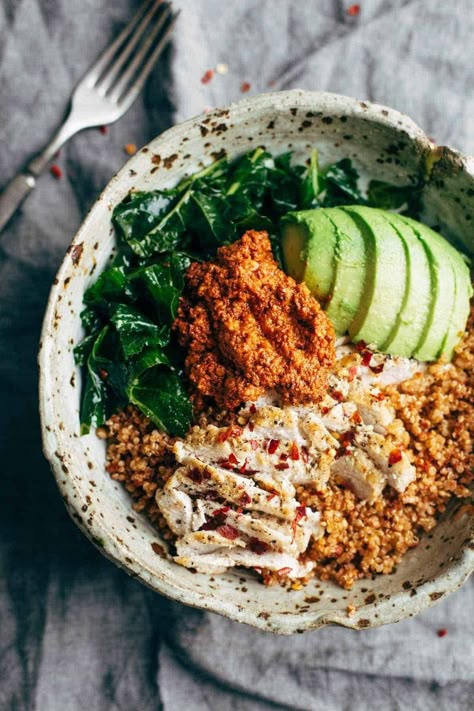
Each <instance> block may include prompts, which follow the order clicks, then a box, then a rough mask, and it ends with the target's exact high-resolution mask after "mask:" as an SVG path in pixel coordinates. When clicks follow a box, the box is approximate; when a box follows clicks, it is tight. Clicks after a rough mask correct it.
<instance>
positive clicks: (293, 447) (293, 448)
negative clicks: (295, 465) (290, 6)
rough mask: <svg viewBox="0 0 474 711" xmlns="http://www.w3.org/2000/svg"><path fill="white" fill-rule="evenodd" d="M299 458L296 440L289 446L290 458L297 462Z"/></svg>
mask: <svg viewBox="0 0 474 711" xmlns="http://www.w3.org/2000/svg"><path fill="white" fill-rule="evenodd" d="M299 458H300V451H299V449H298V445H297V444H296V442H292V443H291V447H290V459H292V460H293V461H294V462H297V461H298V460H299Z"/></svg>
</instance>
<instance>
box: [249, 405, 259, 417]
mask: <svg viewBox="0 0 474 711" xmlns="http://www.w3.org/2000/svg"><path fill="white" fill-rule="evenodd" d="M249 412H250V414H251V415H255V413H256V412H257V408H256V407H255V405H254V404H253V403H252V405H250V408H249Z"/></svg>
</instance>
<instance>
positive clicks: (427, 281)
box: [382, 212, 432, 358]
mask: <svg viewBox="0 0 474 711" xmlns="http://www.w3.org/2000/svg"><path fill="white" fill-rule="evenodd" d="M383 216H384V219H385V220H387V222H389V223H390V224H391V225H392V227H393V228H394V229H395V231H396V232H397V234H398V236H399V238H400V240H401V242H402V245H403V248H404V251H405V258H406V262H407V276H406V278H407V284H406V290H405V295H404V297H403V301H402V305H401V309H400V311H399V313H398V315H397V319H396V322H395V326H394V328H393V330H392V332H391V334H390V336H389V337H388V339H387V340H386V341H385V343H383V344H382V350H383V351H386V352H388V353H396V354H397V355H401V356H406V357H408V358H409V357H410V356H412V355H413V351H414V350H415V348H416V347H417V345H418V343H419V342H420V339H421V336H422V334H423V331H424V328H425V325H426V321H427V318H428V314H429V311H430V307H431V298H432V291H431V273H430V264H429V261H428V255H427V252H426V250H425V248H424V247H423V244H422V242H421V241H420V240H419V239H418V237H417V235H416V233H415V232H414V231H413V229H412V227H411V226H410V225H407V224H406V221H404V220H403V218H401V217H400V215H397V214H394V213H391V212H384V213H383Z"/></svg>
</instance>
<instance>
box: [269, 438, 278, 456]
mask: <svg viewBox="0 0 474 711" xmlns="http://www.w3.org/2000/svg"><path fill="white" fill-rule="evenodd" d="M279 445H280V440H279V439H271V440H270V442H269V443H268V454H275V452H276V451H277V449H278V447H279Z"/></svg>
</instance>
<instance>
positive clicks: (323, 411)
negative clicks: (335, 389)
mask: <svg viewBox="0 0 474 711" xmlns="http://www.w3.org/2000/svg"><path fill="white" fill-rule="evenodd" d="M329 409H330V408H329V407H322V408H321V414H322V415H327V414H328V412H329Z"/></svg>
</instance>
